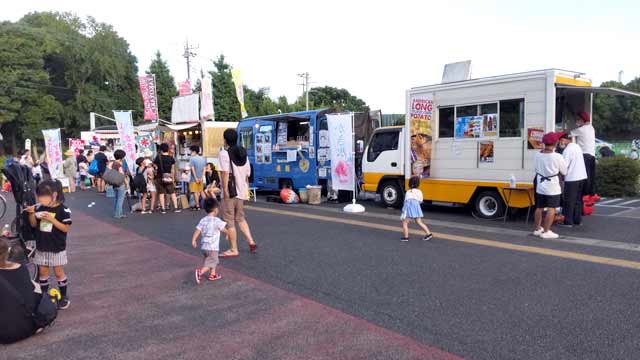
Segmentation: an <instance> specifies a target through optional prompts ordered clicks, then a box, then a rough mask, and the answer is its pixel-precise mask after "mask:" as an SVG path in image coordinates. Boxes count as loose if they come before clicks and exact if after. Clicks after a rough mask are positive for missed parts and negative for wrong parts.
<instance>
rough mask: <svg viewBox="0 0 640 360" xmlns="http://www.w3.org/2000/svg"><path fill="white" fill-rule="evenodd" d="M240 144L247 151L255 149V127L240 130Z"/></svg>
mask: <svg viewBox="0 0 640 360" xmlns="http://www.w3.org/2000/svg"><path fill="white" fill-rule="evenodd" d="M240 144H241V145H242V147H243V148H245V149H247V150H250V149H253V127H247V128H243V129H240Z"/></svg>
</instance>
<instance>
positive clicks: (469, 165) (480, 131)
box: [362, 69, 640, 218]
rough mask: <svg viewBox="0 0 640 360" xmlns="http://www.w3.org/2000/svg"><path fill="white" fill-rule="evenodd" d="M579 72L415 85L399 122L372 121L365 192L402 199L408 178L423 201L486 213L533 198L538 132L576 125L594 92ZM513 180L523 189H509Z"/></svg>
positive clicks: (394, 201)
mask: <svg viewBox="0 0 640 360" xmlns="http://www.w3.org/2000/svg"><path fill="white" fill-rule="evenodd" d="M583 75H584V74H582V73H578V72H572V71H565V70H558V69H549V70H540V71H531V72H525V73H517V74H509V75H501V76H494V77H487V78H481V79H471V80H462V81H455V82H449V83H442V84H437V85H430V86H424V87H417V88H413V89H410V90H408V91H407V93H406V121H405V125H404V126H396V127H386V128H379V129H377V130H376V131H375V132H374V134H373V135H372V137H371V139H370V140H369V143H368V145H367V148H366V150H365V151H366V153H365V155H364V157H363V162H362V171H363V178H364V185H363V187H362V190H363V191H365V192H371V193H376V194H378V195H379V196H380V198H381V199H382V201H383V202H384V203H385V204H386V205H387V206H395V207H399V206H401V204H402V201H403V194H404V191H405V189H406V186H407V183H408V179H409V178H410V177H411V176H414V175H417V176H420V177H421V179H422V180H421V184H420V189H421V190H422V192H423V194H424V198H425V201H430V202H432V203H435V204H442V205H454V206H455V205H470V206H471V207H472V208H473V210H474V212H475V213H476V214H477V215H478V216H480V217H483V218H496V217H500V216H503V215H504V214H505V211H506V210H505V208H506V203H507V198H509V207H514V208H525V207H528V206H531V205H533V193H532V191H533V183H532V182H533V177H534V170H533V166H534V164H533V158H534V154H535V152H536V151H539V150H538V149H539V148H540V145H541V138H542V134H544V133H545V132H549V131H559V130H571V129H573V128H575V119H576V113H577V112H580V111H586V112H588V113H589V114H591V113H592V104H593V94H594V93H604V94H609V95H626V96H640V94H635V93H631V92H628V91H624V90H619V89H613V88H599V87H592V86H591V81H590V80H588V79H586V78H584V77H583ZM514 184H515V187H518V188H523V189H527V190H526V191H525V190H522V191H511V190H509V188H511V187H512V186H513V185H514Z"/></svg>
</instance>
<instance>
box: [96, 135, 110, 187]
mask: <svg viewBox="0 0 640 360" xmlns="http://www.w3.org/2000/svg"><path fill="white" fill-rule="evenodd" d="M105 151H107V147H106V146H104V145H102V146H100V151H99V152H98V153H97V154H96V156H95V157H94V158H93V159H94V160H95V161H97V162H98V175H96V183H97V185H98V192H101V193H103V192H104V185H105V184H104V180H102V175H103V174H104V171H105V170H106V169H107V163H108V162H109V159H107V155H105V154H104V152H105Z"/></svg>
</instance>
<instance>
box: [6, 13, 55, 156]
mask: <svg viewBox="0 0 640 360" xmlns="http://www.w3.org/2000/svg"><path fill="white" fill-rule="evenodd" d="M51 89H52V88H51V85H50V83H49V78H48V74H47V72H46V71H45V70H44V61H43V57H42V51H41V46H40V44H39V41H38V34H37V33H36V32H34V31H32V30H31V29H29V28H25V27H21V26H19V25H17V24H12V23H9V22H3V23H0V126H1V128H0V129H1V131H2V134H3V135H4V137H5V141H4V145H5V149H4V150H5V151H7V150H10V151H15V150H16V149H17V148H18V146H17V144H18V142H19V141H21V140H22V139H24V138H26V137H28V138H39V137H41V136H42V135H41V133H40V129H42V128H46V127H49V126H51V125H55V124H58V123H59V122H60V115H61V112H62V107H61V106H60V104H59V103H57V101H55V98H54V97H53V96H52V95H51V94H50V93H49V91H50V90H51ZM9 148H10V149H9Z"/></svg>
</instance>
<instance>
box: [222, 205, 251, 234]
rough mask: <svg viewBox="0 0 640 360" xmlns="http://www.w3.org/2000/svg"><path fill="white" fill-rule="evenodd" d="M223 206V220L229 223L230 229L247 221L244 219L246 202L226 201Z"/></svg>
mask: <svg viewBox="0 0 640 360" xmlns="http://www.w3.org/2000/svg"><path fill="white" fill-rule="evenodd" d="M222 206H223V207H224V209H223V214H222V218H223V220H224V221H225V222H226V223H227V227H228V228H232V227H234V226H235V223H236V222H243V221H246V220H245V218H244V200H242V199H238V198H237V197H236V198H232V199H224V201H223V203H222Z"/></svg>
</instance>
